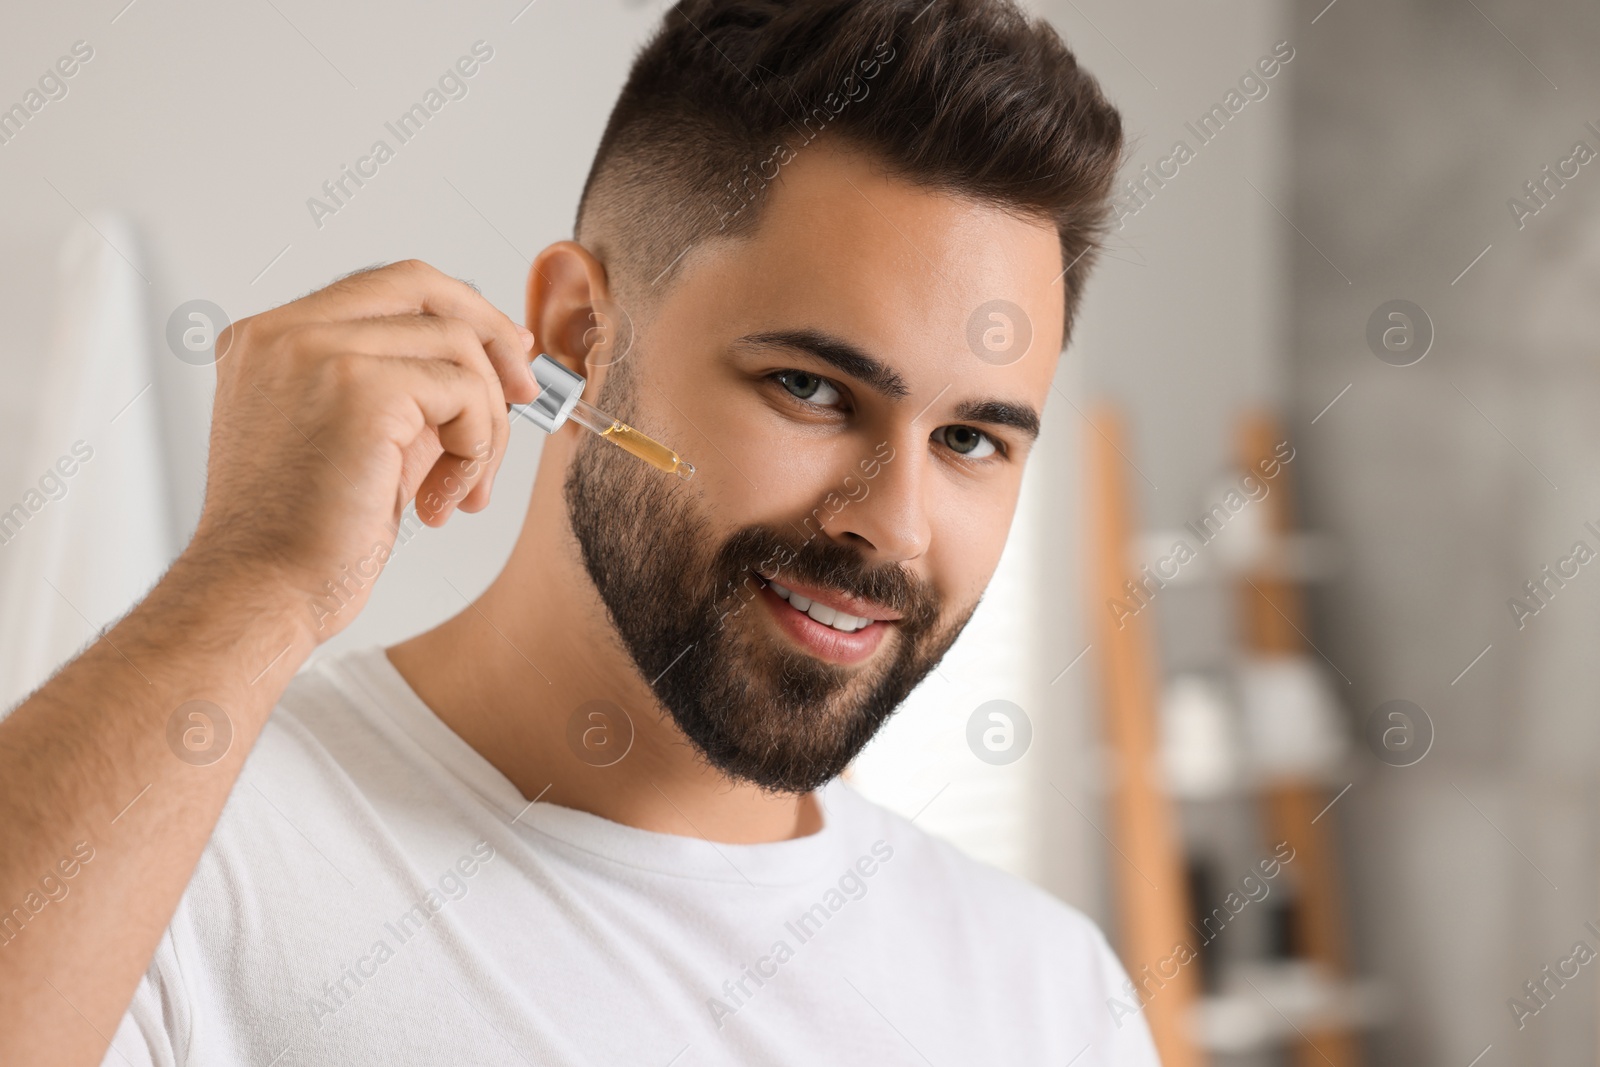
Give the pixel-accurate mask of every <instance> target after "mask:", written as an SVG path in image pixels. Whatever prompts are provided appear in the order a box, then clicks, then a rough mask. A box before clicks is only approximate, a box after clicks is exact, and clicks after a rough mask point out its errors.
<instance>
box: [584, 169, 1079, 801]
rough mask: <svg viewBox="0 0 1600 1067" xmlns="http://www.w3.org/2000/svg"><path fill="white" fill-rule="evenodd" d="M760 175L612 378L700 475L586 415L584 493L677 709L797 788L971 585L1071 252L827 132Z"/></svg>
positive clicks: (627, 625)
mask: <svg viewBox="0 0 1600 1067" xmlns="http://www.w3.org/2000/svg"><path fill="white" fill-rule="evenodd" d="M766 195H767V197H768V198H769V199H768V200H767V202H766V203H765V205H764V208H763V213H762V216H761V222H760V226H759V228H758V229H757V231H756V233H755V235H754V236H753V237H750V238H745V239H736V240H711V241H707V242H705V243H704V244H703V245H701V246H699V247H696V248H694V249H691V250H690V251H689V252H688V253H687V254H686V255H685V256H684V257H683V260H682V261H681V262H680V263H679V264H678V266H677V268H676V272H677V273H676V277H675V279H674V280H673V281H672V282H671V290H670V295H668V296H667V297H665V298H664V299H661V300H660V301H659V303H658V305H657V306H656V307H655V308H654V310H653V312H652V314H651V315H650V317H649V319H648V320H647V321H645V322H643V323H639V324H638V325H639V327H640V328H639V331H638V335H637V337H636V339H635V342H634V345H633V349H632V351H631V352H630V353H629V354H628V355H627V356H626V357H625V358H624V359H623V360H622V361H621V362H619V363H617V364H615V365H614V366H612V367H610V368H608V369H606V370H605V371H604V372H602V373H604V374H605V378H604V381H603V385H602V389H601V392H600V396H599V399H598V401H597V403H598V404H599V406H600V407H602V408H604V409H606V410H607V411H610V412H611V413H613V414H615V415H617V416H618V417H619V418H622V419H624V420H625V421H628V422H630V423H633V424H634V425H636V426H638V427H639V428H640V429H641V430H644V431H645V432H646V433H649V434H652V435H654V436H658V437H659V438H660V439H662V440H664V441H665V442H667V443H668V444H670V445H671V446H672V447H674V448H676V449H677V450H678V451H679V452H680V453H682V454H683V455H684V456H685V457H687V458H689V459H691V460H692V461H693V462H694V464H695V466H696V467H697V468H698V473H697V475H696V476H695V478H694V479H693V480H692V481H690V482H687V483H684V482H681V481H678V480H677V479H674V478H671V477H669V476H666V475H663V474H661V473H659V472H657V471H655V470H653V469H651V468H649V467H647V466H645V465H644V464H642V463H640V462H638V461H637V460H635V459H633V458H631V457H629V456H627V455H626V454H625V453H623V452H622V451H621V450H619V449H616V448H613V447H611V446H610V445H609V444H606V443H604V442H601V441H599V440H597V439H595V438H593V437H592V436H588V435H585V437H584V439H583V441H582V443H581V444H580V445H579V450H578V453H577V455H576V457H575V458H574V460H573V462H572V465H571V468H570V470H569V474H568V479H567V483H566V490H565V494H566V501H567V508H568V513H569V517H570V519H571V522H572V526H573V530H574V533H575V534H576V536H577V539H578V542H579V545H580V547H581V549H582V552H583V557H584V563H585V566H586V567H587V569H588V571H589V574H590V577H591V578H592V579H593V581H594V583H595V585H596V587H597V589H598V590H599V592H600V595H601V598H602V599H603V600H604V602H605V604H606V606H607V609H608V610H609V612H610V615H611V618H612V621H613V622H614V624H615V625H616V628H617V631H618V633H619V635H620V636H621V639H622V642H623V644H624V646H625V647H626V649H627V651H628V653H629V655H630V656H631V657H632V659H633V661H634V663H635V665H636V666H637V667H638V669H639V671H640V673H641V675H642V676H643V677H644V679H645V681H647V682H648V683H650V685H651V688H652V690H653V692H654V693H655V696H656V698H657V699H658V700H659V701H660V703H661V704H662V706H663V707H664V708H666V710H667V711H668V713H669V714H670V715H671V716H672V718H673V720H674V722H675V723H676V724H677V726H678V727H679V728H680V729H681V730H682V731H683V733H684V734H685V735H686V736H687V737H688V738H689V740H690V741H691V742H693V743H694V744H695V746H696V747H697V748H698V749H699V750H700V751H701V752H702V753H703V754H704V755H705V757H706V758H707V759H708V760H709V761H710V762H711V763H712V765H714V766H716V767H717V768H719V769H720V770H722V771H723V772H725V773H727V774H730V775H732V776H734V777H737V778H740V779H743V780H746V781H750V782H754V783H755V784H757V785H760V786H762V787H764V788H768V789H772V790H776V791H786V792H799V791H803V790H806V789H810V788H814V787H816V786H817V785H820V784H821V783H823V782H825V781H827V780H828V779H830V778H832V777H834V776H836V775H837V774H838V773H839V772H840V771H842V770H843V769H844V767H845V765H846V764H847V763H848V762H849V761H850V759H851V758H853V757H854V756H855V754H856V753H857V752H858V751H860V749H861V748H862V746H864V745H865V744H866V743H867V741H868V740H869V739H870V738H871V737H872V735H873V734H874V733H875V732H876V731H877V729H878V727H879V726H881V725H882V723H883V722H884V720H886V719H887V718H888V717H889V715H890V714H891V713H892V712H893V711H894V709H895V708H896V707H897V706H898V705H899V704H900V703H901V702H902V701H903V700H904V698H905V697H906V695H907V694H908V693H909V692H910V691H911V690H912V689H913V688H914V687H915V686H916V685H917V683H918V682H919V681H920V680H921V679H922V678H923V677H924V676H925V675H926V674H927V673H928V672H929V671H931V670H932V669H933V668H934V666H935V665H936V664H937V663H938V661H939V659H940V658H941V657H942V656H943V655H944V653H945V651H946V650H947V649H948V648H949V646H950V644H951V642H953V641H954V640H955V638H956V636H957V635H958V634H959V633H960V631H961V629H962V627H963V626H964V625H965V624H966V621H967V619H968V618H969V617H970V616H971V614H972V611H973V609H974V608H975V607H976V606H977V602H978V598H979V596H980V595H981V594H982V591H983V589H984V587H985V586H986V585H987V584H988V581H989V578H990V576H991V575H992V574H993V572H994V568H995V565H996V564H997V562H998V561H999V557H1000V552H1001V549H1002V547H1003V545H1004V543H1005V539H1006V534H1007V531H1008V529H1009V527H1010V523H1011V517H1012V514H1013V512H1014V509H1015V505H1016V500H1017V493H1018V489H1019V485H1020V480H1021V476H1022V470H1023V461H1024V459H1025V458H1026V456H1027V454H1028V452H1029V448H1030V445H1031V444H1032V440H1031V434H1030V433H1029V432H1028V429H1027V426H1026V425H1025V424H1027V423H1028V422H1029V421H1030V419H1031V418H1033V417H1036V416H1037V415H1038V414H1039V413H1040V412H1042V410H1043V407H1044V401H1045V397H1046V394H1047V393H1048V390H1049V387H1050V379H1051V376H1052V374H1053V373H1054V370H1055V363H1056V357H1057V353H1058V351H1059V349H1060V339H1061V329H1062V288H1061V283H1060V280H1059V276H1060V273H1061V268H1062V266H1063V264H1062V263H1061V257H1060V252H1059V245H1058V244H1057V238H1056V233H1055V231H1054V229H1053V228H1052V227H1050V226H1049V225H1046V224H1043V223H1034V222H1029V221H1022V220H1020V219H1018V218H1015V217H1013V216H1010V215H1008V214H1006V213H1004V212H1001V211H999V210H997V209H995V208H991V207H987V206H979V205H976V204H973V203H970V202H968V201H965V200H960V199H956V198H954V197H951V196H949V195H947V194H944V193H939V192H933V191H929V190H925V189H920V188H917V187H915V186H912V185H910V184H908V183H905V182H903V181H901V180H899V179H897V178H892V177H889V176H887V175H885V174H883V173H882V172H881V170H880V168H879V167H878V166H876V165H875V164H874V163H873V162H872V161H870V160H869V159H867V158H866V157H863V156H860V155H856V154H850V153H845V152H841V151H837V150H836V149H834V148H833V147H832V146H829V145H826V144H824V143H821V142H819V143H817V144H814V145H812V146H810V147H808V148H806V149H804V150H802V151H801V152H800V153H799V155H798V157H797V158H796V159H795V160H794V161H793V162H792V163H790V164H789V165H788V166H786V167H785V168H784V169H783V171H782V173H781V175H780V177H779V179H778V180H777V182H775V183H774V184H773V185H772V186H771V187H770V188H769V189H768V190H767V194H766ZM624 298H625V299H626V297H624ZM997 300H998V301H1006V302H1009V305H1010V309H1005V310H1001V311H999V312H997V314H998V315H999V316H1000V317H998V318H996V317H991V316H990V315H989V313H988V310H987V309H985V310H983V311H981V312H980V310H979V309H982V308H984V306H985V305H992V303H993V302H994V301H997ZM1018 312H1020V316H1019V315H1018ZM975 313H977V317H976V318H974V316H975ZM1008 331H1009V332H1008ZM1028 334H1031V338H1032V340H1031V344H1030V345H1028V347H1027V348H1026V350H1025V352H1024V350H1023V349H1022V348H1021V347H1020V346H1017V347H1012V348H1009V349H1008V347H1007V346H1008V344H1010V345H1017V341H1018V339H1019V338H1023V337H1024V336H1026V335H1028ZM597 376H598V375H597ZM808 602H809V603H808ZM802 608H804V609H805V610H801V609H802ZM830 609H837V611H838V612H843V615H839V614H837V613H836V612H835V611H834V610H830ZM863 624H864V625H863Z"/></svg>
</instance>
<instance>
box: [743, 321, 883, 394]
mask: <svg viewBox="0 0 1600 1067" xmlns="http://www.w3.org/2000/svg"><path fill="white" fill-rule="evenodd" d="M734 344H744V345H752V346H755V347H757V348H792V349H795V350H797V351H800V352H805V353H808V354H809V355H813V356H815V357H817V358H818V359H820V360H822V361H823V362H824V363H831V364H833V365H834V366H835V367H837V368H839V369H840V370H841V371H843V372H844V373H846V374H848V375H850V377H852V378H855V379H856V380H857V381H861V382H865V383H866V384H868V385H870V386H871V387H872V388H873V389H875V390H877V391H878V392H880V393H882V394H883V395H884V396H886V397H888V398H889V399H891V400H904V399H905V398H906V397H908V396H910V395H911V390H910V389H908V388H907V387H906V382H905V379H904V378H902V377H900V375H899V374H898V373H897V372H896V371H895V370H894V369H893V368H892V367H890V366H889V365H888V364H886V363H884V362H883V361H882V360H880V359H875V358H873V357H872V356H869V355H867V354H866V353H865V352H863V351H861V349H859V348H857V347H856V346H855V345H853V344H851V343H850V342H849V341H845V340H843V339H841V338H838V337H834V336H832V335H830V334H825V333H823V332H822V331H820V330H774V331H771V332H769V333H754V334H750V335H749V336H747V337H741V338H739V340H737V341H735V342H734Z"/></svg>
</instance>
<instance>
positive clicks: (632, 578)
mask: <svg viewBox="0 0 1600 1067" xmlns="http://www.w3.org/2000/svg"><path fill="white" fill-rule="evenodd" d="M618 372H621V373H618ZM629 376H630V375H629V372H628V369H625V368H623V367H621V366H617V367H613V368H612V374H611V376H610V377H609V378H608V379H607V381H606V385H605V388H604V389H602V390H601V395H600V398H599V399H600V405H601V406H602V407H603V408H604V409H605V410H607V411H610V412H613V413H615V414H616V415H617V417H618V418H620V419H623V420H624V421H630V422H631V421H632V418H633V416H632V413H631V409H632V404H631V401H632V399H633V397H632V389H631V387H630V385H629V383H628V381H627V379H628V378H629ZM562 492H563V496H564V498H565V501H566V507H567V517H568V521H569V522H570V523H571V526H572V531H573V533H574V535H575V536H576V538H577V542H578V545H579V548H580V550H581V552H582V557H583V563H584V568H585V569H586V570H587V571H588V574H589V578H590V580H591V581H592V582H593V583H594V586H595V589H596V590H597V591H598V592H599V594H600V598H601V600H602V601H603V602H604V604H605V606H606V611H607V614H608V615H609V616H610V620H611V624H612V626H613V627H614V628H615V630H616V632H617V634H618V636H619V637H620V639H621V642H622V645H623V648H624V649H625V650H626V652H627V654H628V656H629V658H630V659H632V661H633V664H634V666H635V668H636V669H637V670H638V672H639V675H640V676H641V678H643V680H644V681H645V682H646V683H647V684H648V685H649V687H650V690H651V692H652V693H653V694H654V696H655V698H656V700H657V702H658V703H659V704H660V705H661V706H662V707H663V708H664V709H665V710H666V712H667V714H668V715H670V716H671V718H672V721H673V722H674V723H675V724H676V726H677V728H678V730H679V731H680V732H682V733H683V735H684V736H685V737H687V738H688V740H689V741H690V743H691V744H693V745H694V747H695V748H696V749H697V750H698V751H699V753H700V754H701V756H702V757H703V758H704V759H705V760H706V761H707V762H708V763H709V764H710V765H711V766H712V767H714V768H715V769H717V770H718V771H720V772H721V773H723V774H725V775H727V776H729V777H731V778H735V779H738V780H742V781H745V782H750V783H753V784H754V785H756V786H759V787H761V788H763V789H766V790H768V791H771V792H778V793H803V792H807V791H810V790H812V789H815V788H817V787H818V786H821V785H822V784H824V783H825V782H828V781H830V780H831V779H833V778H835V777H837V776H838V775H839V773H840V772H842V771H843V770H844V769H845V767H846V766H847V765H848V764H849V762H850V761H851V760H852V759H854V758H855V756H856V754H857V753H858V752H860V751H861V749H862V748H864V747H865V746H866V744H867V742H868V741H870V740H871V739H872V737H873V735H875V734H876V733H877V732H878V729H879V728H880V727H881V726H882V725H883V724H884V723H885V722H886V721H888V719H889V717H890V716H891V715H892V714H894V711H895V709H896V708H898V707H899V706H900V704H901V703H902V702H903V701H904V700H905V698H906V696H907V695H909V694H910V692H911V691H912V690H913V689H914V688H916V686H917V684H918V683H920V682H921V681H922V679H923V678H924V677H926V676H927V675H928V673H929V672H930V671H932V670H933V669H934V667H936V666H937V665H938V663H939V661H940V660H941V659H942V658H943V657H944V654H945V652H946V651H948V650H949V648H950V645H951V644H952V643H953V642H954V641H955V639H956V637H957V636H958V635H959V634H960V632H961V630H962V628H963V627H964V626H965V625H966V622H967V620H968V619H969V618H970V617H971V615H972V612H973V610H974V609H976V607H977V604H976V602H974V603H973V604H972V605H970V606H968V607H967V608H966V609H965V611H963V612H962V613H961V615H960V617H959V618H957V619H956V620H955V621H953V622H951V623H949V624H947V625H944V626H940V625H939V619H940V614H941V612H940V598H939V596H938V594H937V593H936V591H935V590H934V589H933V587H932V585H931V584H930V583H927V582H925V581H921V580H918V579H914V578H912V577H911V576H910V575H908V574H907V573H906V572H905V570H904V569H902V568H901V567H900V566H899V565H898V564H894V563H891V564H877V565H873V564H869V563H868V562H866V561H865V560H864V559H863V558H862V557H861V554H860V553H859V552H858V551H856V550H855V549H852V548H850V547H847V546H846V545H844V544H841V543H839V542H837V541H835V540H833V539H832V538H831V537H830V536H829V535H828V534H827V533H826V532H825V531H823V532H819V533H815V534H812V535H810V536H809V537H799V536H795V534H796V533H798V532H799V528H798V527H795V528H794V532H793V533H791V532H786V531H780V530H778V529H774V528H772V527H769V526H763V525H759V524H758V525H749V526H745V527H742V528H740V529H738V530H736V531H735V532H734V533H732V534H731V535H729V536H728V537H727V538H726V539H724V540H723V541H722V542H721V544H720V545H718V544H716V541H715V536H714V534H713V532H712V530H711V527H710V523H709V522H708V521H707V519H706V517H705V515H704V514H702V513H701V511H700V510H699V509H697V507H696V504H695V498H694V496H693V495H692V494H690V493H689V492H687V491H686V488H685V486H684V483H682V482H680V481H678V480H677V479H673V478H668V477H666V476H664V475H663V474H661V473H660V472H659V471H656V470H654V469H652V468H650V467H649V466H647V465H646V464H644V463H641V462H640V461H638V460H636V459H634V458H633V457H631V456H629V455H628V454H627V453H625V452H623V451H622V450H621V449H619V448H616V447H613V446H612V445H610V444H609V443H607V442H605V441H602V440H600V439H598V438H596V437H594V436H592V435H588V434H585V435H584V438H583V441H582V443H581V444H580V445H579V447H578V452H577V455H576V456H575V457H574V459H573V462H572V466H571V468H570V470H569V471H568V474H567V479H566V482H565V484H564V485H563V487H562ZM845 506H846V507H848V506H850V505H849V504H846V505H845ZM808 514H809V513H808ZM758 574H759V575H761V576H763V577H766V578H772V579H777V580H778V581H780V582H782V581H783V580H784V579H785V578H788V579H792V580H794V581H795V582H798V583H802V584H807V585H813V586H817V587H819V588H824V589H837V590H841V591H843V592H846V593H851V594H854V595H856V596H859V597H862V598H864V599H867V600H870V601H873V602H876V603H878V604H881V605H883V606H884V607H887V608H890V609H892V610H894V611H897V612H899V613H900V615H901V618H899V619H897V620H895V621H893V622H879V623H874V624H873V625H877V626H887V627H890V628H891V629H892V630H893V631H894V632H892V633H889V634H886V635H885V636H884V643H883V644H881V645H880V646H879V649H878V651H877V652H875V653H874V655H873V656H872V657H871V658H870V659H869V660H868V661H867V664H866V665H865V666H862V667H855V668H852V667H845V666H842V665H840V664H835V663H829V662H827V661H824V660H821V659H818V658H816V657H814V656H811V655H808V654H807V653H805V652H804V651H802V650H801V649H800V648H799V647H798V646H796V645H794V644H793V643H792V641H791V640H790V639H789V638H788V637H787V636H783V635H781V634H779V633H778V632H777V627H776V626H775V625H773V626H767V625H766V624H764V623H763V621H762V620H761V619H760V614H761V613H762V612H764V611H766V610H768V609H767V608H766V607H765V606H764V605H762V604H760V603H757V602H756V601H757V599H758V597H760V596H762V595H763V594H762V593H761V586H762V585H763V584H764V583H763V581H762V578H761V577H758ZM782 610H790V609H789V608H787V607H784V608H783V609H782ZM764 629H765V630H768V631H770V632H768V633H766V634H763V633H762V632H761V631H762V630H764Z"/></svg>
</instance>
